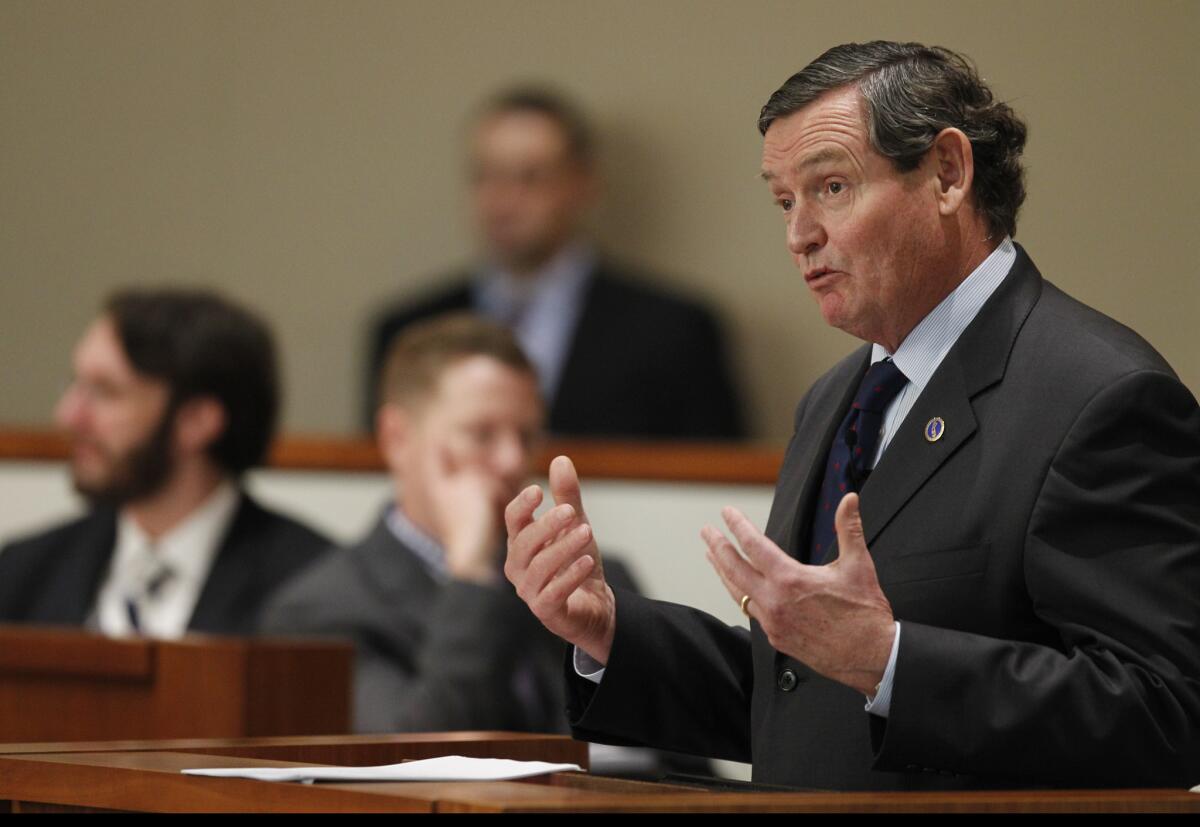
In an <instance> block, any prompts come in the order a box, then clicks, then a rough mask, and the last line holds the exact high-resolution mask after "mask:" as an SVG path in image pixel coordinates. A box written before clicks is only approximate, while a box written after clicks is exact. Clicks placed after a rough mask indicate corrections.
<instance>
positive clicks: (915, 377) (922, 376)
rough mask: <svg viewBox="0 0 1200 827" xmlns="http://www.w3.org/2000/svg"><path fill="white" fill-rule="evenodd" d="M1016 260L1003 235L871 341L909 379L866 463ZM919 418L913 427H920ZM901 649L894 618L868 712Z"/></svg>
mask: <svg viewBox="0 0 1200 827" xmlns="http://www.w3.org/2000/svg"><path fill="white" fill-rule="evenodd" d="M1016 260H1017V250H1016V247H1015V246H1014V245H1013V241H1012V239H1011V238H1009V237H1007V236H1006V237H1005V238H1004V240H1003V241H1002V242H1000V244H999V246H997V247H996V249H995V250H993V251H992V252H991V254H990V255H989V256H988V257H987V258H985V259H984V260H983V262H982V263H980V265H979V266H978V267H976V268H975V269H974V270H973V271H971V274H970V275H969V276H967V277H966V278H965V279H963V281H962V283H961V284H959V285H958V287H956V288H954V290H953V291H952V292H951V293H950V295H948V296H946V298H944V299H942V301H941V302H940V303H939V304H938V306H937V307H935V308H934V309H933V310H931V311H930V312H929V314H928V315H927V316H925V318H924V319H922V320H921V321H920V322H919V323H918V324H917V326H916V327H914V328H913V329H912V331H911V332H910V333H909V334H908V336H906V337H905V339H904V341H903V342H901V343H900V346H899V347H898V348H896V352H895V353H888V351H887V349H886V348H884V347H883V346H882V345H879V344H875V345H872V348H871V363H872V364H874V363H875V362H879V361H882V360H883V359H885V358H887V357H889V356H890V357H891V359H892V361H893V362H895V363H896V367H897V368H899V369H900V372H901V373H903V374H904V376H905V377H906V378H907V379H908V383H907V384H906V385H905V386H904V387H903V388H901V389H900V393H899V394H897V395H896V398H895V399H893V400H892V403H891V404H890V405H888V407H887V410H886V411H884V416H883V432H882V434H880V438H879V447H878V449H877V451H876V454H875V457H874V460H873V462H872V463H871V467H872V468H874V467H875V465H876V464H878V462H879V460H880V459H881V458H882V457H883V452H884V451H886V450H887V446H888V445H889V444H890V443H891V441H892V438H893V437H894V436H895V435H896V432H897V431H898V430H899V429H900V427H901V426H902V425H904V424H905V422H904V420H905V418H906V417H907V416H908V412H909V411H910V410H912V408H913V405H915V404H916V402H917V399H919V398H920V396H921V393H922V392H923V391H924V390H925V386H926V385H928V384H929V380H930V379H931V378H933V374H934V373H935V372H936V371H937V369H938V366H939V365H941V363H942V360H943V359H945V358H946V354H947V353H949V352H950V348H952V347H953V346H954V343H955V342H957V341H958V337H959V336H961V335H962V332H963V331H964V330H966V329H967V326H968V325H970V324H971V322H972V321H974V319H975V316H976V315H978V313H979V310H980V308H982V307H983V305H984V303H985V302H986V301H987V300H988V299H989V298H990V297H991V295H992V293H994V292H996V288H998V287H999V286H1000V284H1001V282H1003V281H1004V277H1005V276H1007V275H1008V271H1009V270H1011V269H1012V266H1013V263H1014V262H1016ZM923 425H924V423H918V424H915V425H914V426H913V427H920V426H923ZM899 651H900V623H899V622H898V621H897V623H896V636H895V637H894V638H893V639H892V651H891V655H890V656H889V658H888V663H887V667H886V668H885V670H884V674H883V680H882V681H881V682H880V684H879V689H878V691H877V692H876V693H875V697H874V698H873V699H868V701H867V705H866V710H867V711H868V712H870V713H871V714H873V715H879V716H881V717H885V718H886V717H887V715H888V712H889V711H890V709H891V703H892V682H893V678H894V676H895V672H896V655H897V653H898V652H899ZM574 664H575V672H576V674H578V675H579V676H580V677H583V678H587V679H588V680H591V681H594V682H595V683H599V682H600V679H601V678H602V677H603V675H604V667H602V666H601V665H600V664H599V663H598V662H597V661H595V660H594V659H593V658H591V657H590V656H589V655H588V654H587V653H586V652H583V651H581V650H580V649H579V648H578V647H576V649H575V655H574Z"/></svg>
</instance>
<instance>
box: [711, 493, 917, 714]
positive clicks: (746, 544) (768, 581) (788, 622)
mask: <svg viewBox="0 0 1200 827" xmlns="http://www.w3.org/2000/svg"><path fill="white" fill-rule="evenodd" d="M721 516H722V517H724V519H725V524H726V525H727V526H729V530H730V531H731V532H732V533H733V536H734V538H735V539H736V540H737V543H738V546H740V547H741V553H739V552H738V549H737V548H736V547H735V546H734V545H733V544H732V543H731V542H729V540H727V539H726V538H725V535H724V534H722V533H721V532H720V531H718V530H717V529H715V528H712V527H711V526H705V528H704V530H703V531H702V532H701V536H702V537H703V538H704V542H705V543H706V544H707V545H708V553H707V556H708V561H709V562H710V563H711V564H712V566H713V568H715V569H716V570H717V574H718V575H720V577H721V580H722V581H723V582H724V583H725V588H726V589H728V590H729V594H730V595H731V596H732V597H733V599H734V600H736V601H739V602H740V601H741V600H742V598H743V597H744V596H745V595H749V596H750V601H749V604H748V605H747V607H746V608H747V610H748V611H749V613H750V616H751V617H753V618H754V619H755V620H756V621H758V624H759V626H761V627H762V630H763V631H764V632H765V633H766V635H767V640H768V641H770V643H771V646H773V647H774V648H775V649H776V650H778V651H780V652H783V653H784V654H787V655H790V656H792V657H794V658H796V659H797V660H799V661H801V662H802V663H805V664H807V665H808V666H810V667H811V668H812V669H814V670H815V671H817V672H819V673H820V674H822V675H825V676H826V677H828V678H831V679H833V680H835V681H838V682H840V683H844V684H846V685H847V686H852V687H854V688H855V689H857V690H859V691H860V692H862V693H863V694H864V695H870V696H873V695H874V694H875V687H876V686H877V685H878V684H879V681H880V680H882V678H883V672H884V669H885V668H886V667H887V662H888V656H889V655H890V654H891V649H892V642H893V640H894V639H895V636H896V624H895V620H894V618H893V616H892V607H891V605H890V604H889V603H888V601H887V598H886V597H885V596H884V594H883V591H882V590H881V589H880V587H879V579H878V578H877V577H876V575H875V562H874V561H873V560H872V559H871V555H870V553H869V552H868V551H867V544H866V541H865V540H864V538H863V528H862V517H861V516H860V514H859V510H858V495H857V494H847V495H846V496H845V497H843V498H842V501H841V503H839V504H838V509H837V514H836V516H835V518H834V523H835V526H836V528H837V537H838V550H839V551H838V559H837V560H835V561H834V562H832V563H830V564H829V565H827V566H806V565H804V564H802V563H800V562H797V561H796V560H794V559H792V558H791V557H789V556H788V555H787V554H785V553H784V552H783V551H782V550H781V549H780V548H779V546H777V545H775V544H774V543H772V542H771V541H770V540H769V539H767V537H766V536H765V535H763V533H762V532H760V531H759V530H758V529H757V528H755V527H754V524H753V523H751V522H750V520H748V519H747V518H746V516H745V515H744V514H742V513H741V512H740V511H738V510H737V509H734V508H726V509H724V511H722V514H721ZM743 555H744V556H743Z"/></svg>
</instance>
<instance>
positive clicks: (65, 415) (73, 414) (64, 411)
mask: <svg viewBox="0 0 1200 827" xmlns="http://www.w3.org/2000/svg"><path fill="white" fill-rule="evenodd" d="M85 396H86V394H85V393H84V392H83V389H82V388H80V387H79V383H78V382H72V383H71V384H69V385H67V387H66V389H65V390H64V391H63V393H62V396H61V397H59V399H58V404H56V405H55V406H54V422H55V424H56V425H58V427H60V428H63V429H65V430H73V429H75V428H78V427H79V423H80V422H81V421H82V419H83V417H84V416H85V415H86V408H87V403H86V400H85Z"/></svg>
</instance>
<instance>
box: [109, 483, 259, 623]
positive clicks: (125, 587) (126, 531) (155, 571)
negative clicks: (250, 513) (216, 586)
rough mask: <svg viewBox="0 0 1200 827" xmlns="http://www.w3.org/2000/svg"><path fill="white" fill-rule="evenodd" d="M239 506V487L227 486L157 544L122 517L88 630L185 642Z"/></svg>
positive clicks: (227, 484)
mask: <svg viewBox="0 0 1200 827" xmlns="http://www.w3.org/2000/svg"><path fill="white" fill-rule="evenodd" d="M240 501H241V495H240V494H239V492H238V489H237V488H236V486H234V485H233V483H231V482H228V481H226V482H223V483H221V484H220V485H219V486H217V488H216V489H215V490H214V491H213V492H212V494H210V495H209V497H208V499H206V500H205V501H204V503H203V504H201V506H200V507H199V508H197V509H196V510H195V511H194V512H192V513H191V514H190V515H188V517H187V518H186V519H185V520H184V521H183V522H181V523H180V524H179V525H177V526H175V527H174V528H172V529H171V530H170V531H168V532H167V533H166V534H164V535H163V536H162V537H159V538H158V539H156V540H152V539H151V538H150V537H149V536H148V535H147V534H146V532H145V531H143V530H142V528H141V526H139V525H138V524H137V522H136V521H135V520H134V519H133V518H132V517H131V516H130V515H129V514H128V513H126V512H124V511H123V512H121V514H120V515H119V516H118V518H117V541H116V550H115V552H114V553H113V556H112V560H111V562H110V563H109V567H108V573H107V574H106V575H105V578H104V582H103V584H102V585H101V586H100V591H99V593H98V595H97V598H96V605H95V607H94V609H93V612H92V617H91V619H90V621H89V624H88V625H91V626H93V627H94V628H98V629H99V630H100V631H101V632H103V633H104V634H106V635H111V636H113V637H120V636H125V635H133V634H142V635H145V636H147V637H155V638H168V639H174V638H180V637H183V635H184V633H185V632H186V631H187V627H188V622H189V621H190V620H191V617H192V613H193V612H194V611H195V609H196V603H197V602H198V601H199V600H200V592H201V591H202V590H203V588H204V584H205V582H206V581H207V580H208V573H209V571H210V570H211V569H212V565H213V562H214V561H215V560H216V558H217V553H218V552H219V551H220V548H221V543H222V541H223V540H224V539H225V536H226V534H227V533H228V531H229V526H230V524H231V523H232V522H233V517H234V514H235V513H236V512H237V508H238V504H239V503H240ZM131 604H132V606H133V608H132V609H131ZM134 615H136V617H137V628H135V627H134Z"/></svg>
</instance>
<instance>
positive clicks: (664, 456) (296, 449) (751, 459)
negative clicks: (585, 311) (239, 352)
mask: <svg viewBox="0 0 1200 827" xmlns="http://www.w3.org/2000/svg"><path fill="white" fill-rule="evenodd" d="M67 454H68V446H67V441H66V439H65V438H64V437H63V436H62V435H61V434H58V433H55V432H53V431H41V430H32V429H6V430H0V460H53V461H62V460H65V459H66V458H67ZM560 454H566V455H567V456H570V457H571V458H572V459H574V460H575V464H576V466H577V467H578V469H579V473H580V474H582V475H583V476H585V477H590V478H593V479H628V480H656V481H662V482H709V483H739V484H754V485H773V484H774V483H775V477H776V476H777V475H778V473H779V467H780V465H781V464H782V462H783V451H782V450H781V449H780V448H778V447H775V446H753V445H741V444H734V443H705V442H695V443H693V442H624V441H608V440H575V439H571V440H549V441H548V442H547V443H546V444H545V446H544V447H543V448H542V450H541V451H540V452H539V454H538V458H537V460H535V462H534V466H535V468H537V469H538V470H539V473H542V472H544V469H545V468H547V467H548V466H549V464H550V460H552V459H553V458H554V457H556V456H558V455H560ZM269 466H270V467H272V468H280V469H288V470H299V471H347V472H365V471H372V472H378V471H382V470H384V465H383V460H382V459H381V458H380V456H379V452H378V451H377V450H376V448H375V444H374V442H372V441H371V440H369V439H363V438H338V437H306V436H294V435H293V436H286V437H282V438H280V439H278V440H276V442H275V445H274V448H273V449H272V451H271V457H270V461H269Z"/></svg>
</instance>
